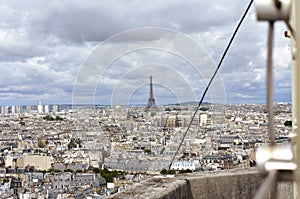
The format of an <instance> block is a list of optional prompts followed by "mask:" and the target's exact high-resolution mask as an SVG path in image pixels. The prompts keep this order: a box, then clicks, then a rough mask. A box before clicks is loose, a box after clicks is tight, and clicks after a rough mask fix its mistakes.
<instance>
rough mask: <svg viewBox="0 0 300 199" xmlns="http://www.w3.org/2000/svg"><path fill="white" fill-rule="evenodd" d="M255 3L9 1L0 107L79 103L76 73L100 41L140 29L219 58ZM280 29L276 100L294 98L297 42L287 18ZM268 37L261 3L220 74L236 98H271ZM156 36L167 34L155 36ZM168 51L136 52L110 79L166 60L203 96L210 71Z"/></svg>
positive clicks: (4, 9)
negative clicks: (185, 39)
mask: <svg viewBox="0 0 300 199" xmlns="http://www.w3.org/2000/svg"><path fill="white" fill-rule="evenodd" d="M247 4H248V2H243V1H235V0H230V1H226V3H224V1H223V0H215V1H204V0H202V1H184V0H167V1H163V2H162V1H159V0H154V1H153V0H146V1H139V0H136V1H129V2H127V1H126V2H125V1H117V2H116V1H105V0H100V1H88V2H83V1H79V0H74V1H58V0H57V1H56V0H55V1H51V2H47V6H45V5H44V2H41V1H38V0H29V1H27V2H26V3H24V2H23V1H20V0H7V1H4V2H2V3H1V5H0V18H1V23H0V95H1V96H2V97H1V98H0V105H1V104H7V103H10V101H18V102H17V103H22V101H23V102H25V101H26V102H30V100H33V101H35V100H37V99H38V100H39V99H41V100H43V98H45V99H48V100H53V101H54V100H57V102H71V98H72V89H73V83H74V80H75V79H76V75H77V73H78V71H79V70H80V67H81V66H82V64H83V63H84V60H86V59H87V58H88V56H89V55H90V53H91V52H93V49H94V48H95V47H96V45H97V44H99V43H101V42H103V41H104V40H106V39H107V38H109V37H111V36H112V35H114V34H118V33H120V32H121V31H126V30H129V29H132V28H143V27H149V26H153V27H162V28H170V29H175V30H176V31H179V32H182V33H184V34H186V35H187V36H190V37H191V38H193V39H194V40H195V42H197V43H198V44H199V45H201V46H202V47H203V48H204V49H205V50H206V52H207V53H208V55H209V56H210V57H211V58H212V62H213V63H214V64H217V63H218V61H219V59H220V57H221V55H222V53H223V51H224V49H225V47H226V45H227V43H228V41H229V38H230V36H231V34H232V33H233V30H234V28H235V26H236V24H237V21H238V20H239V18H240V16H241V15H242V13H243V12H244V10H245V8H246V6H247ZM275 27H276V37H275V45H274V46H275V47H274V48H275V49H274V68H275V69H274V73H275V78H274V79H275V87H276V89H278V93H275V95H277V94H278V96H276V97H277V98H276V99H281V97H282V99H288V98H289V96H290V91H289V89H288V87H289V86H290V81H287V80H288V79H290V47H289V42H290V41H289V40H287V39H286V38H284V37H283V36H282V32H283V30H285V27H284V26H283V24H279V25H277V24H276V26H275ZM266 35H267V26H266V23H263V22H257V21H256V13H255V9H254V5H253V7H252V8H251V10H250V13H249V16H247V18H246V20H245V22H244V23H243V24H242V26H241V29H240V31H239V33H238V34H237V37H236V39H235V40H234V43H233V44H232V47H231V49H230V50H229V52H228V55H227V57H226V58H225V60H224V62H223V65H222V68H221V70H220V73H219V75H220V76H221V77H222V78H223V81H224V84H225V89H226V92H227V96H229V97H228V102H229V103H231V102H237V101H238V102H247V100H249V99H253V100H256V99H257V100H261V99H263V98H264V96H263V95H264V92H265V91H264V89H265V63H266V60H265V57H266V56H265V55H266V50H265V49H266ZM277 35H279V36H277ZM146 38H148V39H149V35H144V37H142V38H134V40H135V41H133V40H122V41H116V42H119V43H120V42H123V43H124V45H126V44H125V43H126V42H128V43H130V42H143V39H146ZM150 39H157V40H159V38H155V35H152V37H151V38H150ZM160 42H161V41H160ZM173 42H174V41H173ZM172 45H174V43H172V42H170V43H169V46H172ZM107 48H108V49H109V48H111V46H107ZM168 56H169V55H168V53H166V52H165V53H161V54H160V55H159V56H156V54H153V53H152V54H151V53H147V52H144V53H130V54H129V55H128V56H123V57H122V59H120V60H118V61H117V63H116V64H115V65H114V66H112V70H107V71H106V74H105V83H106V84H108V83H110V84H109V85H116V84H118V82H119V81H120V78H121V76H122V73H124V72H126V70H125V69H128V68H122V66H123V67H124V65H126V66H128V65H132V66H133V68H134V67H137V66H139V65H141V64H147V63H153V62H155V61H158V62H162V64H164V65H168V66H172V67H174V68H175V69H176V70H177V69H178V70H180V72H181V74H182V75H183V76H184V77H185V78H187V79H189V80H192V81H190V84H191V87H192V88H193V90H196V91H198V92H200V93H197V96H199V95H201V90H202V88H203V87H205V85H206V84H205V83H206V82H207V79H208V77H205V80H206V82H205V81H204V79H199V78H198V77H197V76H195V72H193V70H191V68H190V67H181V68H180V67H179V66H177V65H178V64H179V65H180V64H181V66H184V64H183V63H181V62H179V61H177V59H169V58H170V56H169V57H168ZM206 59H209V58H208V57H203V60H205V61H207V60H206ZM153 60H154V61H153ZM162 60H163V61H162ZM129 69H130V68H129ZM94 72H95V71H94ZM127 72H128V71H127ZM137 73H138V72H137V71H135V75H140V72H139V74H137ZM139 77H140V76H139ZM87 78H89V77H87ZM131 79H134V75H133V76H131ZM89 81H98V79H97V78H96V79H89ZM146 81H147V80H146ZM176 83H178V82H174V83H173V85H176ZM177 86H178V88H179V87H180V86H179V85H177ZM30 88H32V89H30ZM111 89H112V88H109V89H107V90H104V91H103V93H105V94H107V93H108V92H109V91H111ZM279 89H280V90H279ZM235 93H238V95H235ZM146 95H148V94H146ZM253 96H254V98H253ZM287 96H288V97H287ZM105 97H107V96H105ZM147 97H148V96H145V98H146V99H147ZM157 100H158V99H157ZM242 100H244V101H242ZM158 101H159V100H158Z"/></svg>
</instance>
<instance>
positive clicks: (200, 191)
mask: <svg viewBox="0 0 300 199" xmlns="http://www.w3.org/2000/svg"><path fill="white" fill-rule="evenodd" d="M262 182H263V178H261V177H260V176H259V174H258V172H257V171H256V169H253V168H252V169H240V170H237V169H236V170H226V171H221V172H198V173H191V174H185V175H176V176H166V177H154V178H151V179H150V180H148V181H146V182H144V183H143V184H141V185H137V186H135V187H131V188H129V189H127V190H125V191H123V192H121V193H118V194H115V195H113V196H111V197H110V198H115V199H121V198H122V199H125V198H128V199H129V198H130V199H131V198H143V199H146V198H149V199H205V198H208V199H210V198H215V199H218V198H222V199H223V198H224V199H227V198H229V199H248V198H253V196H254V195H255V193H256V192H257V190H258V188H259V186H260V184H261V183H262ZM292 193H293V191H292V183H291V182H281V183H279V188H278V198H282V199H287V198H292Z"/></svg>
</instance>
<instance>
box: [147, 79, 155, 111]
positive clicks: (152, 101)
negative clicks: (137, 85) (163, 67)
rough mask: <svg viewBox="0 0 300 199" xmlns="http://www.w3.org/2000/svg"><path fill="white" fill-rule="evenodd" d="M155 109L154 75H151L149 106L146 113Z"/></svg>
mask: <svg viewBox="0 0 300 199" xmlns="http://www.w3.org/2000/svg"><path fill="white" fill-rule="evenodd" d="M152 108H155V99H154V96H153V85H152V75H150V95H149V99H148V105H147V106H146V108H145V111H149V109H152Z"/></svg>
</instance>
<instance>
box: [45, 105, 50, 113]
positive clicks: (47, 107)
mask: <svg viewBox="0 0 300 199" xmlns="http://www.w3.org/2000/svg"><path fill="white" fill-rule="evenodd" d="M49 112H50V111H49V105H45V113H49Z"/></svg>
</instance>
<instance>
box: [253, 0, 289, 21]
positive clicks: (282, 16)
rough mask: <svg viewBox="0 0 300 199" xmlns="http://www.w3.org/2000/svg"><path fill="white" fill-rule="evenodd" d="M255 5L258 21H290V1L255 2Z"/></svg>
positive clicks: (269, 0) (268, 0) (257, 0)
mask: <svg viewBox="0 0 300 199" xmlns="http://www.w3.org/2000/svg"><path fill="white" fill-rule="evenodd" d="M276 2H278V3H277V5H276ZM255 4H256V12H257V20H259V21H278V20H283V21H289V19H290V13H291V5H292V0H277V1H276V0H256V1H255Z"/></svg>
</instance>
